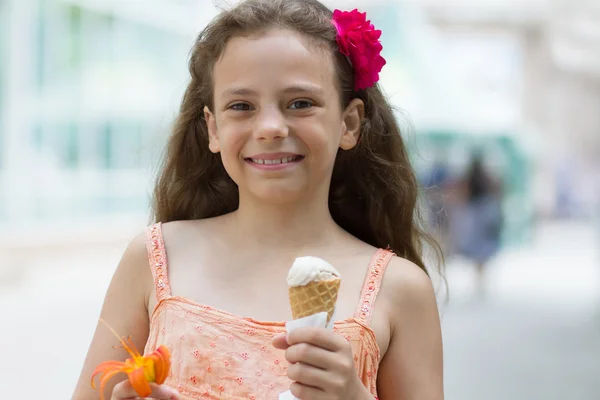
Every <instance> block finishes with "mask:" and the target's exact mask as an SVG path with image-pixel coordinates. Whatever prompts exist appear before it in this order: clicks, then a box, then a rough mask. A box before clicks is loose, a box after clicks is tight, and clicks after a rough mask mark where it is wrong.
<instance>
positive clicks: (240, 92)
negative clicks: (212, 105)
mask: <svg viewBox="0 0 600 400" xmlns="http://www.w3.org/2000/svg"><path fill="white" fill-rule="evenodd" d="M282 93H283V94H295V93H313V94H315V95H323V94H324V93H325V91H324V90H323V89H321V88H320V87H319V86H316V85H310V84H307V85H294V86H289V87H287V88H285V89H284V90H283V91H282ZM257 94H258V93H257V92H256V91H255V90H252V89H248V88H243V87H240V88H231V89H227V90H225V91H223V93H222V94H221V97H225V96H227V95H229V96H256V95H257Z"/></svg>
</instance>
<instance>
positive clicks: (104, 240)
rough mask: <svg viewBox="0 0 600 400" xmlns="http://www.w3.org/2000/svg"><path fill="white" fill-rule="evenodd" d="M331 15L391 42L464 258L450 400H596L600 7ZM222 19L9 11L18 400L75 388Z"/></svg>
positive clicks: (6, 285) (8, 374)
mask: <svg viewBox="0 0 600 400" xmlns="http://www.w3.org/2000/svg"><path fill="white" fill-rule="evenodd" d="M231 3H235V1H229V2H227V1H221V2H217V6H224V7H227V5H228V4H231ZM325 3H326V4H328V5H329V6H331V7H340V8H343V9H350V8H351V7H354V6H356V7H359V8H361V9H362V10H364V11H367V12H368V15H369V17H370V18H371V19H372V21H373V22H374V24H375V25H376V26H377V27H378V28H379V29H382V30H383V43H384V57H385V58H386V59H387V60H388V66H386V68H385V69H384V73H383V76H382V85H383V87H384V89H385V91H386V92H387V94H388V95H389V97H390V98H391V99H392V101H393V103H394V104H395V105H396V106H397V107H398V118H399V120H400V121H401V123H402V124H403V126H404V127H405V132H406V140H407V143H408V145H409V147H410V150H411V155H412V157H413V162H414V165H415V167H416V168H417V172H418V176H419V180H420V182H421V184H422V186H423V188H424V190H423V199H422V200H423V207H424V210H425V214H426V216H427V220H428V226H429V229H430V230H431V232H432V233H433V234H435V235H436V236H437V237H438V239H439V240H440V243H441V244H442V246H443V248H444V251H445V254H446V276H447V280H448V287H449V296H448V293H447V292H446V289H445V287H444V285H443V283H442V281H441V280H440V279H439V278H436V283H437V285H438V289H439V290H438V291H439V293H440V311H441V315H442V322H443V330H444V342H445V375H446V377H445V381H446V398H447V399H449V400H471V399H472V400H475V399H477V400H481V399H485V400H496V399H498V400H500V399H503V400H504V399H511V400H520V399H528V400H531V399H544V400H551V399H557V400H558V399H561V400H563V399H565V398H568V399H570V400H592V399H600V394H598V388H599V386H598V382H600V1H598V0H571V1H566V0H502V1H500V0H477V1H475V0H471V1H467V0H464V1H461V0H411V1H409V0H404V1H400V0H387V1H386V0H362V1H350V0H344V1H341V0H339V1H334V0H330V1H325ZM217 11H218V7H216V6H215V4H214V2H213V1H211V0H153V1H152V2H148V1H141V0H0V343H2V344H3V345H2V348H3V353H4V356H3V357H4V359H5V361H4V362H3V363H0V383H1V387H2V393H3V395H4V396H5V397H10V398H32V399H33V398H48V399H66V398H69V396H70V395H71V392H72V390H73V388H74V385H75V382H76V380H77V378H78V374H79V369H80V367H81V365H82V362H83V359H84V356H85V352H86V350H87V346H88V345H89V341H90V339H91V335H92V333H93V329H94V326H95V322H96V318H97V316H98V313H99V310H100V306H101V304H102V300H103V295H104V292H105V290H106V287H107V285H108V283H109V280H110V278H111V275H112V272H113V271H114V268H115V267H116V265H117V263H118V260H119V258H120V256H121V254H122V252H123V250H124V249H125V246H126V244H127V243H128V241H129V240H130V239H131V238H132V237H133V236H134V235H135V234H136V233H138V232H140V231H141V230H142V229H143V228H144V226H146V225H147V224H148V222H149V209H148V206H149V199H150V193H151V190H152V182H153V177H154V176H155V171H156V167H157V161H158V157H159V155H160V154H161V152H162V150H163V147H164V144H165V142H166V139H167V135H168V134H169V129H170V125H171V123H172V121H173V119H174V117H175V114H176V111H177V108H178V105H179V101H180V99H181V96H182V93H183V91H184V89H185V86H186V83H187V65H186V64H187V57H188V52H189V49H190V47H191V45H192V43H193V41H194V39H195V36H196V35H197V34H198V32H199V31H200V30H201V28H202V27H203V26H204V25H205V24H206V23H207V22H208V21H209V20H210V19H211V18H212V17H213V16H214V15H215V14H216V13H217ZM7 353H8V355H7Z"/></svg>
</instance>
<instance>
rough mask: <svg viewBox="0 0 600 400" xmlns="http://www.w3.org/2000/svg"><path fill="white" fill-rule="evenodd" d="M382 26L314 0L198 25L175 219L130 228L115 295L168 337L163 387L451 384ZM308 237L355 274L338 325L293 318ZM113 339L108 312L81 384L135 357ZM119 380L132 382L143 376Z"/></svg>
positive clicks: (155, 332) (315, 391) (162, 185)
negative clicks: (381, 84)
mask: <svg viewBox="0 0 600 400" xmlns="http://www.w3.org/2000/svg"><path fill="white" fill-rule="evenodd" d="M379 34H380V32H379V31H375V30H374V29H373V26H372V25H370V24H369V23H367V21H365V16H364V14H360V13H358V11H356V10H355V11H352V12H344V13H342V12H339V11H336V13H335V14H332V12H331V11H330V10H328V9H327V8H326V7H325V6H323V5H322V4H321V3H319V2H318V1H316V0H247V1H244V2H242V3H241V4H239V5H238V6H236V7H235V8H233V9H231V10H229V11H224V12H223V13H221V14H220V15H219V16H218V17H217V18H216V19H215V20H214V21H213V22H212V23H211V24H210V25H209V26H208V27H207V28H206V29H205V30H204V31H203V32H202V33H201V34H200V36H199V38H198V40H197V42H196V44H195V46H194V48H193V51H192V55H191V60H190V72H191V83H190V84H189V87H188V88H187V91H186V93H185V96H184V99H183V103H182V105H181V112H180V115H179V117H178V120H177V122H176V125H175V128H174V132H173V134H172V136H171V138H170V142H169V147H168V153H167V156H166V161H165V164H164V167H163V170H162V172H161V174H160V177H159V179H158V183H157V186H156V191H155V203H154V213H155V219H156V221H157V222H159V221H160V222H161V223H162V224H161V223H157V224H155V225H152V226H151V227H150V228H148V230H147V232H145V233H143V234H141V235H140V236H139V237H137V238H136V239H134V240H133V241H132V243H131V244H130V245H129V247H128V248H127V250H126V252H125V254H124V256H123V259H122V261H121V262H120V264H119V266H118V268H117V270H116V272H115V275H114V278H113V280H112V282H111V284H110V287H109V289H108V292H107V295H106V299H105V303H104V306H103V308H102V312H101V316H102V318H103V319H104V320H106V321H108V323H109V324H111V325H112V327H113V328H114V329H115V330H116V331H117V332H120V333H122V334H130V335H131V336H132V338H133V340H134V342H135V344H136V345H137V346H138V347H139V348H144V347H145V351H146V352H152V351H153V350H155V349H156V348H157V347H158V346H160V345H166V346H167V347H169V349H170V350H171V353H172V356H173V358H172V368H171V373H170V374H169V377H168V378H167V380H166V382H165V384H164V385H153V392H152V395H151V397H152V398H154V399H178V400H179V399H189V398H193V399H277V398H278V396H279V393H281V392H285V391H286V390H288V389H291V392H292V394H293V395H295V396H296V397H297V398H299V399H302V400H317V399H319V400H320V399H340V400H341V399H343V400H362V399H373V398H374V397H376V396H379V398H381V399H385V400H398V399H401V400H412V399H419V400H440V399H442V398H443V395H442V345H441V333H440V325H439V316H438V312H437V308H436V299H435V296H434V291H433V288H432V284H431V281H430V279H429V277H428V274H427V273H426V271H425V267H424V264H423V260H422V256H421V243H422V242H423V239H425V236H424V234H423V233H422V232H421V231H420V230H419V229H418V227H417V225H416V223H415V219H416V218H415V216H416V214H415V208H416V207H415V204H416V198H417V184H416V182H415V177H414V174H413V171H412V169H411V166H410V163H409V161H408V157H407V154H406V151H405V147H404V145H403V142H402V139H401V136H400V132H399V128H398V125H397V124H396V121H395V119H394V115H393V112H392V109H391V107H390V105H389V104H388V102H387V101H386V99H385V98H384V96H383V95H382V92H381V91H380V89H379V88H378V87H377V85H375V82H376V81H377V79H378V72H379V70H380V69H381V67H382V66H383V64H384V61H383V59H382V58H381V57H380V56H379V51H380V50H381V45H380V44H379V42H378V38H379ZM385 248H388V250H384V249H385ZM394 254H396V255H394ZM302 255H311V256H317V257H321V258H323V259H325V260H327V261H329V262H330V263H331V264H332V265H334V266H335V267H336V269H338V270H339V271H340V273H341V275H342V277H343V281H342V282H343V283H342V287H341V289H340V293H339V300H338V303H337V309H336V317H338V318H340V319H339V320H337V322H336V323H335V328H334V331H333V332H331V331H328V330H325V329H316V328H312V329H311V328H306V329H299V330H296V331H294V332H293V333H291V334H289V335H286V334H285V323H284V322H283V321H286V320H289V319H290V318H291V313H290V306H289V304H288V289H287V286H286V274H287V272H288V268H289V267H290V266H291V264H292V262H293V261H294V259H295V258H296V257H298V256H302ZM384 273H385V274H384ZM272 321H277V322H272ZM113 345H115V338H114V336H113V335H112V334H111V333H110V332H109V331H108V330H107V329H106V328H105V327H104V326H102V325H100V326H99V327H98V329H97V331H96V333H95V335H94V338H93V341H92V344H91V347H90V350H89V353H88V355H87V358H86V361H85V365H84V367H83V372H82V374H81V378H80V382H79V384H78V386H77V389H76V392H75V395H74V399H77V400H83V399H86V400H87V399H93V398H97V393H96V392H94V391H92V389H91V387H90V376H91V374H92V371H93V369H94V367H95V366H96V365H98V364H99V363H100V362H102V361H105V360H109V359H121V360H122V359H125V358H126V357H127V354H126V353H125V352H124V351H123V350H122V349H113ZM121 379H123V378H121ZM106 394H107V397H108V398H110V396H112V399H113V400H123V399H133V398H136V393H135V391H134V390H133V388H132V387H131V385H130V384H129V381H122V382H120V383H119V382H118V380H115V381H114V382H112V384H110V385H107V388H106Z"/></svg>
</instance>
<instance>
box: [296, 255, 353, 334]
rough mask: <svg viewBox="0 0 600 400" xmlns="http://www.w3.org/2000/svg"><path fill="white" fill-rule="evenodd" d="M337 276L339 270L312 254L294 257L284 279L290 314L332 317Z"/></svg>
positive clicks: (338, 278)
mask: <svg viewBox="0 0 600 400" xmlns="http://www.w3.org/2000/svg"><path fill="white" fill-rule="evenodd" d="M341 282H342V281H341V279H340V276H339V273H338V272H337V271H336V270H335V269H334V268H333V267H332V266H331V265H329V264H328V263H327V262H325V261H324V260H321V259H318V258H316V257H303V258H300V259H297V262H296V263H294V266H292V269H291V270H290V276H289V278H288V284H289V285H288V287H289V298H290V305H291V307H292V317H293V318H294V319H299V318H303V317H308V316H309V315H313V314H317V313H320V312H326V313H327V323H328V324H329V321H330V320H331V318H332V317H333V311H334V310H335V304H336V302H337V298H338V291H339V289H340V284H341Z"/></svg>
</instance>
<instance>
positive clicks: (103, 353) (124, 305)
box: [72, 234, 153, 400]
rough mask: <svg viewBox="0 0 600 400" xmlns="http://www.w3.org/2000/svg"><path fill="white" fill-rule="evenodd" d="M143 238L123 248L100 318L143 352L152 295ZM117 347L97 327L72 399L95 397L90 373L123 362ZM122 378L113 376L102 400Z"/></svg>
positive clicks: (109, 335)
mask: <svg viewBox="0 0 600 400" xmlns="http://www.w3.org/2000/svg"><path fill="white" fill-rule="evenodd" d="M144 237H145V236H144V235H143V234H141V235H139V236H138V237H136V238H135V239H134V240H133V241H132V242H131V243H130V244H129V246H128V247H127V250H125V253H124V254H123V258H122V259H121V262H120V263H119V266H118V267H117V270H116V271H115V274H114V276H113V278H112V281H111V283H110V286H109V288H108V291H107V292H106V297H105V299H104V305H103V306H102V311H101V314H100V317H101V318H102V319H103V320H104V321H106V322H107V323H108V324H109V325H110V326H111V327H112V328H114V330H115V331H116V332H118V333H119V335H122V336H127V335H131V337H132V339H133V342H134V343H135V346H136V347H137V349H138V350H139V351H140V352H143V350H144V346H145V345H146V340H147V339H148V326H149V322H148V310H147V304H148V296H149V294H150V293H152V287H153V280H152V274H151V271H150V267H149V264H148V256H147V252H146V247H145V241H144ZM117 345H119V342H118V339H117V338H116V337H115V336H114V334H112V333H111V332H110V331H109V330H108V329H107V328H106V326H104V325H103V324H98V325H97V326H96V332H95V333H94V338H93V339H92V343H91V345H90V348H89V350H88V353H87V356H86V359H85V363H84V365H83V370H82V371H81V375H80V377H79V382H78V383H77V387H76V389H75V393H74V394H73V398H72V399H73V400H91V399H97V398H98V392H97V391H95V390H93V389H92V387H91V376H92V372H93V371H94V369H95V368H96V366H97V365H98V364H100V363H101V362H103V361H107V360H118V361H124V360H125V359H126V358H129V355H128V354H127V352H126V351H125V350H123V349H122V348H116V349H115V348H114V346H117ZM125 378H126V376H125V375H117V376H116V377H114V378H113V379H112V380H111V381H110V382H109V383H108V384H107V385H106V390H105V396H106V398H110V393H112V390H113V387H114V385H115V384H116V383H118V382H120V381H122V380H124V379H125Z"/></svg>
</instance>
